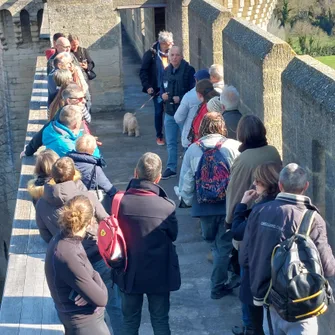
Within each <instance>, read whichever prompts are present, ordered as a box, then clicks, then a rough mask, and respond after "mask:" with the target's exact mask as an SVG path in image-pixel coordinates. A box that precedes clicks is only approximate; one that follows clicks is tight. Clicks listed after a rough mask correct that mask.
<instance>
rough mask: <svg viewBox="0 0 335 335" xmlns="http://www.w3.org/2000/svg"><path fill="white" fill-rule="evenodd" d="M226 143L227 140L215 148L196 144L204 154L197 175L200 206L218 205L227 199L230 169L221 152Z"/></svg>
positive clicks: (221, 141) (196, 181)
mask: <svg viewBox="0 0 335 335" xmlns="http://www.w3.org/2000/svg"><path fill="white" fill-rule="evenodd" d="M224 141H225V139H221V140H220V141H219V142H218V143H216V145H215V147H214V148H206V147H205V146H204V144H203V143H202V142H201V141H200V140H198V141H196V142H195V143H196V144H197V145H198V146H199V147H200V149H201V150H202V152H203V154H202V156H201V159H200V162H199V165H198V168H197V171H196V173H195V188H196V193H197V200H198V203H199V204H201V203H218V202H222V201H224V200H225V199H226V190H227V187H228V183H229V176H230V168H229V164H228V162H227V160H226V159H225V157H224V156H223V155H222V153H221V151H220V149H221V146H222V144H223V143H224Z"/></svg>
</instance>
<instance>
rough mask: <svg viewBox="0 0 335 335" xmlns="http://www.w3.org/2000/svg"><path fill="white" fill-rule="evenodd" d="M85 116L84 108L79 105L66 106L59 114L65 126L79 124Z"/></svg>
mask: <svg viewBox="0 0 335 335" xmlns="http://www.w3.org/2000/svg"><path fill="white" fill-rule="evenodd" d="M82 118H83V111H82V108H81V107H79V106H73V105H68V106H64V107H63V108H62V110H61V111H60V114H59V121H60V123H61V124H63V125H64V126H66V127H68V128H70V127H73V126H75V125H77V124H78V122H80V121H81V120H82Z"/></svg>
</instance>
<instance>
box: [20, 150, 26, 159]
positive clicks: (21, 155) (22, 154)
mask: <svg viewBox="0 0 335 335" xmlns="http://www.w3.org/2000/svg"><path fill="white" fill-rule="evenodd" d="M24 156H27V155H26V152H25V150H23V151H22V152H21V153H20V159H22V158H23V157H24Z"/></svg>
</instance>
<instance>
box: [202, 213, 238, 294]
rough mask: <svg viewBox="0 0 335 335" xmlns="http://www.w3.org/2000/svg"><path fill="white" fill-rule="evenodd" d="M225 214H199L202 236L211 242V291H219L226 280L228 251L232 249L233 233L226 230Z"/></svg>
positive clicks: (228, 259)
mask: <svg viewBox="0 0 335 335" xmlns="http://www.w3.org/2000/svg"><path fill="white" fill-rule="evenodd" d="M224 220H225V215H210V216H201V217H200V224H201V230H202V236H203V238H204V239H205V240H206V241H207V242H211V244H212V253H213V272H212V276H211V282H212V285H211V286H212V293H219V292H220V291H221V290H222V289H223V288H224V287H225V283H226V282H227V280H228V268H229V264H230V253H231V251H232V249H233V244H232V240H233V233H232V232H231V230H229V231H228V232H226V228H225V225H224Z"/></svg>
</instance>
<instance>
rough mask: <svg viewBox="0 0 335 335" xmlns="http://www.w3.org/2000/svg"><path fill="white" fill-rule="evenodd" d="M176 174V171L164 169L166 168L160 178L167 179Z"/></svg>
mask: <svg viewBox="0 0 335 335" xmlns="http://www.w3.org/2000/svg"><path fill="white" fill-rule="evenodd" d="M176 175H177V173H176V172H173V171H171V170H170V169H166V170H165V171H164V173H163V174H162V179H163V180H166V179H169V178H171V177H175V176H176Z"/></svg>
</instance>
